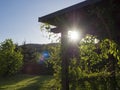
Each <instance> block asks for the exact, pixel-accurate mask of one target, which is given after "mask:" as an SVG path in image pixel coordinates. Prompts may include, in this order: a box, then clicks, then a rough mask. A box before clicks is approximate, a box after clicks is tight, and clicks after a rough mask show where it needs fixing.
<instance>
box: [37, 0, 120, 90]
mask: <svg viewBox="0 0 120 90" xmlns="http://www.w3.org/2000/svg"><path fill="white" fill-rule="evenodd" d="M38 21H39V22H42V23H48V24H50V25H54V26H56V28H52V29H51V32H54V33H61V46H62V50H64V53H63V55H62V56H61V58H62V89H63V90H69V80H68V76H67V75H68V62H69V58H68V57H66V56H65V54H66V53H67V49H66V47H67V38H66V34H67V28H68V27H69V28H72V26H74V25H75V26H77V27H78V28H81V30H83V31H82V35H83V36H84V35H85V34H92V35H96V36H98V38H100V39H101V38H110V39H113V40H115V41H116V42H117V43H118V44H119V45H120V32H119V30H120V27H119V25H120V3H119V0H86V1H84V2H80V3H78V4H76V5H73V6H71V7H68V8H65V9H62V10H60V11H57V12H54V13H51V14H48V15H46V16H43V17H39V20H38Z"/></svg>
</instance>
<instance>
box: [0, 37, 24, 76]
mask: <svg viewBox="0 0 120 90" xmlns="http://www.w3.org/2000/svg"><path fill="white" fill-rule="evenodd" d="M22 59H23V55H22V54H21V51H20V50H19V49H18V48H17V49H16V45H15V44H14V43H13V41H12V40H11V39H6V40H5V41H4V42H2V43H1V44H0V76H10V75H14V74H15V73H17V72H18V71H19V70H20V69H21V67H22V64H23V60H22Z"/></svg>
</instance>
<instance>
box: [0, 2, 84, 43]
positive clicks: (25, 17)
mask: <svg viewBox="0 0 120 90" xmlns="http://www.w3.org/2000/svg"><path fill="white" fill-rule="evenodd" d="M81 1H83V0H0V42H2V41H4V40H5V39H8V38H11V39H12V40H13V41H14V42H15V43H18V44H22V43H23V42H24V41H26V43H37V44H46V43H50V40H49V39H47V38H46V37H45V36H44V35H43V33H42V32H41V31H40V23H39V22H38V17H41V16H44V15H47V14H49V13H52V12H55V11H57V10H60V9H63V8H65V7H68V6H71V5H74V4H76V3H79V2H81Z"/></svg>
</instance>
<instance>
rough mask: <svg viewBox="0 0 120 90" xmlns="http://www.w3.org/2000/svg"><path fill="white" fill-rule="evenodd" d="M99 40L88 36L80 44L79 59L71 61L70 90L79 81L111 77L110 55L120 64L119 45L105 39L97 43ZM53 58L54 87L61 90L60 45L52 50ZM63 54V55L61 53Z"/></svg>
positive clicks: (51, 60)
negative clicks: (108, 64)
mask: <svg viewBox="0 0 120 90" xmlns="http://www.w3.org/2000/svg"><path fill="white" fill-rule="evenodd" d="M96 39H97V38H96V37H94V36H92V35H87V36H86V37H85V38H83V39H82V41H81V42H80V44H79V51H80V54H79V58H76V57H73V58H71V59H70V61H69V81H70V88H71V90H73V88H74V89H75V87H77V86H78V84H79V80H81V79H84V78H92V77H97V76H98V77H107V76H109V75H110V73H109V71H107V68H108V66H107V63H108V62H109V61H108V58H110V55H113V56H114V58H115V59H117V60H118V63H119V62H120V60H119V58H120V50H119V48H118V46H117V44H116V43H115V42H114V41H112V40H110V39H104V40H101V41H99V42H97V43H95V40H96ZM50 51H51V53H50V54H51V57H50V60H49V62H50V63H51V64H52V65H53V69H54V80H53V81H54V83H53V84H52V87H55V88H56V89H58V88H59V89H60V88H61V87H60V82H61V68H62V67H61V59H60V56H61V54H62V52H61V50H60V45H58V46H56V47H52V48H51V50H50ZM60 52H61V53H60Z"/></svg>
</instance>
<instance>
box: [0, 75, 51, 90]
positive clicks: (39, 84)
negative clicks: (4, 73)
mask: <svg viewBox="0 0 120 90" xmlns="http://www.w3.org/2000/svg"><path fill="white" fill-rule="evenodd" d="M51 79H52V76H31V75H17V76H15V77H11V78H1V80H0V90H48V88H49V86H47V84H46V83H47V82H49V80H51Z"/></svg>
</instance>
